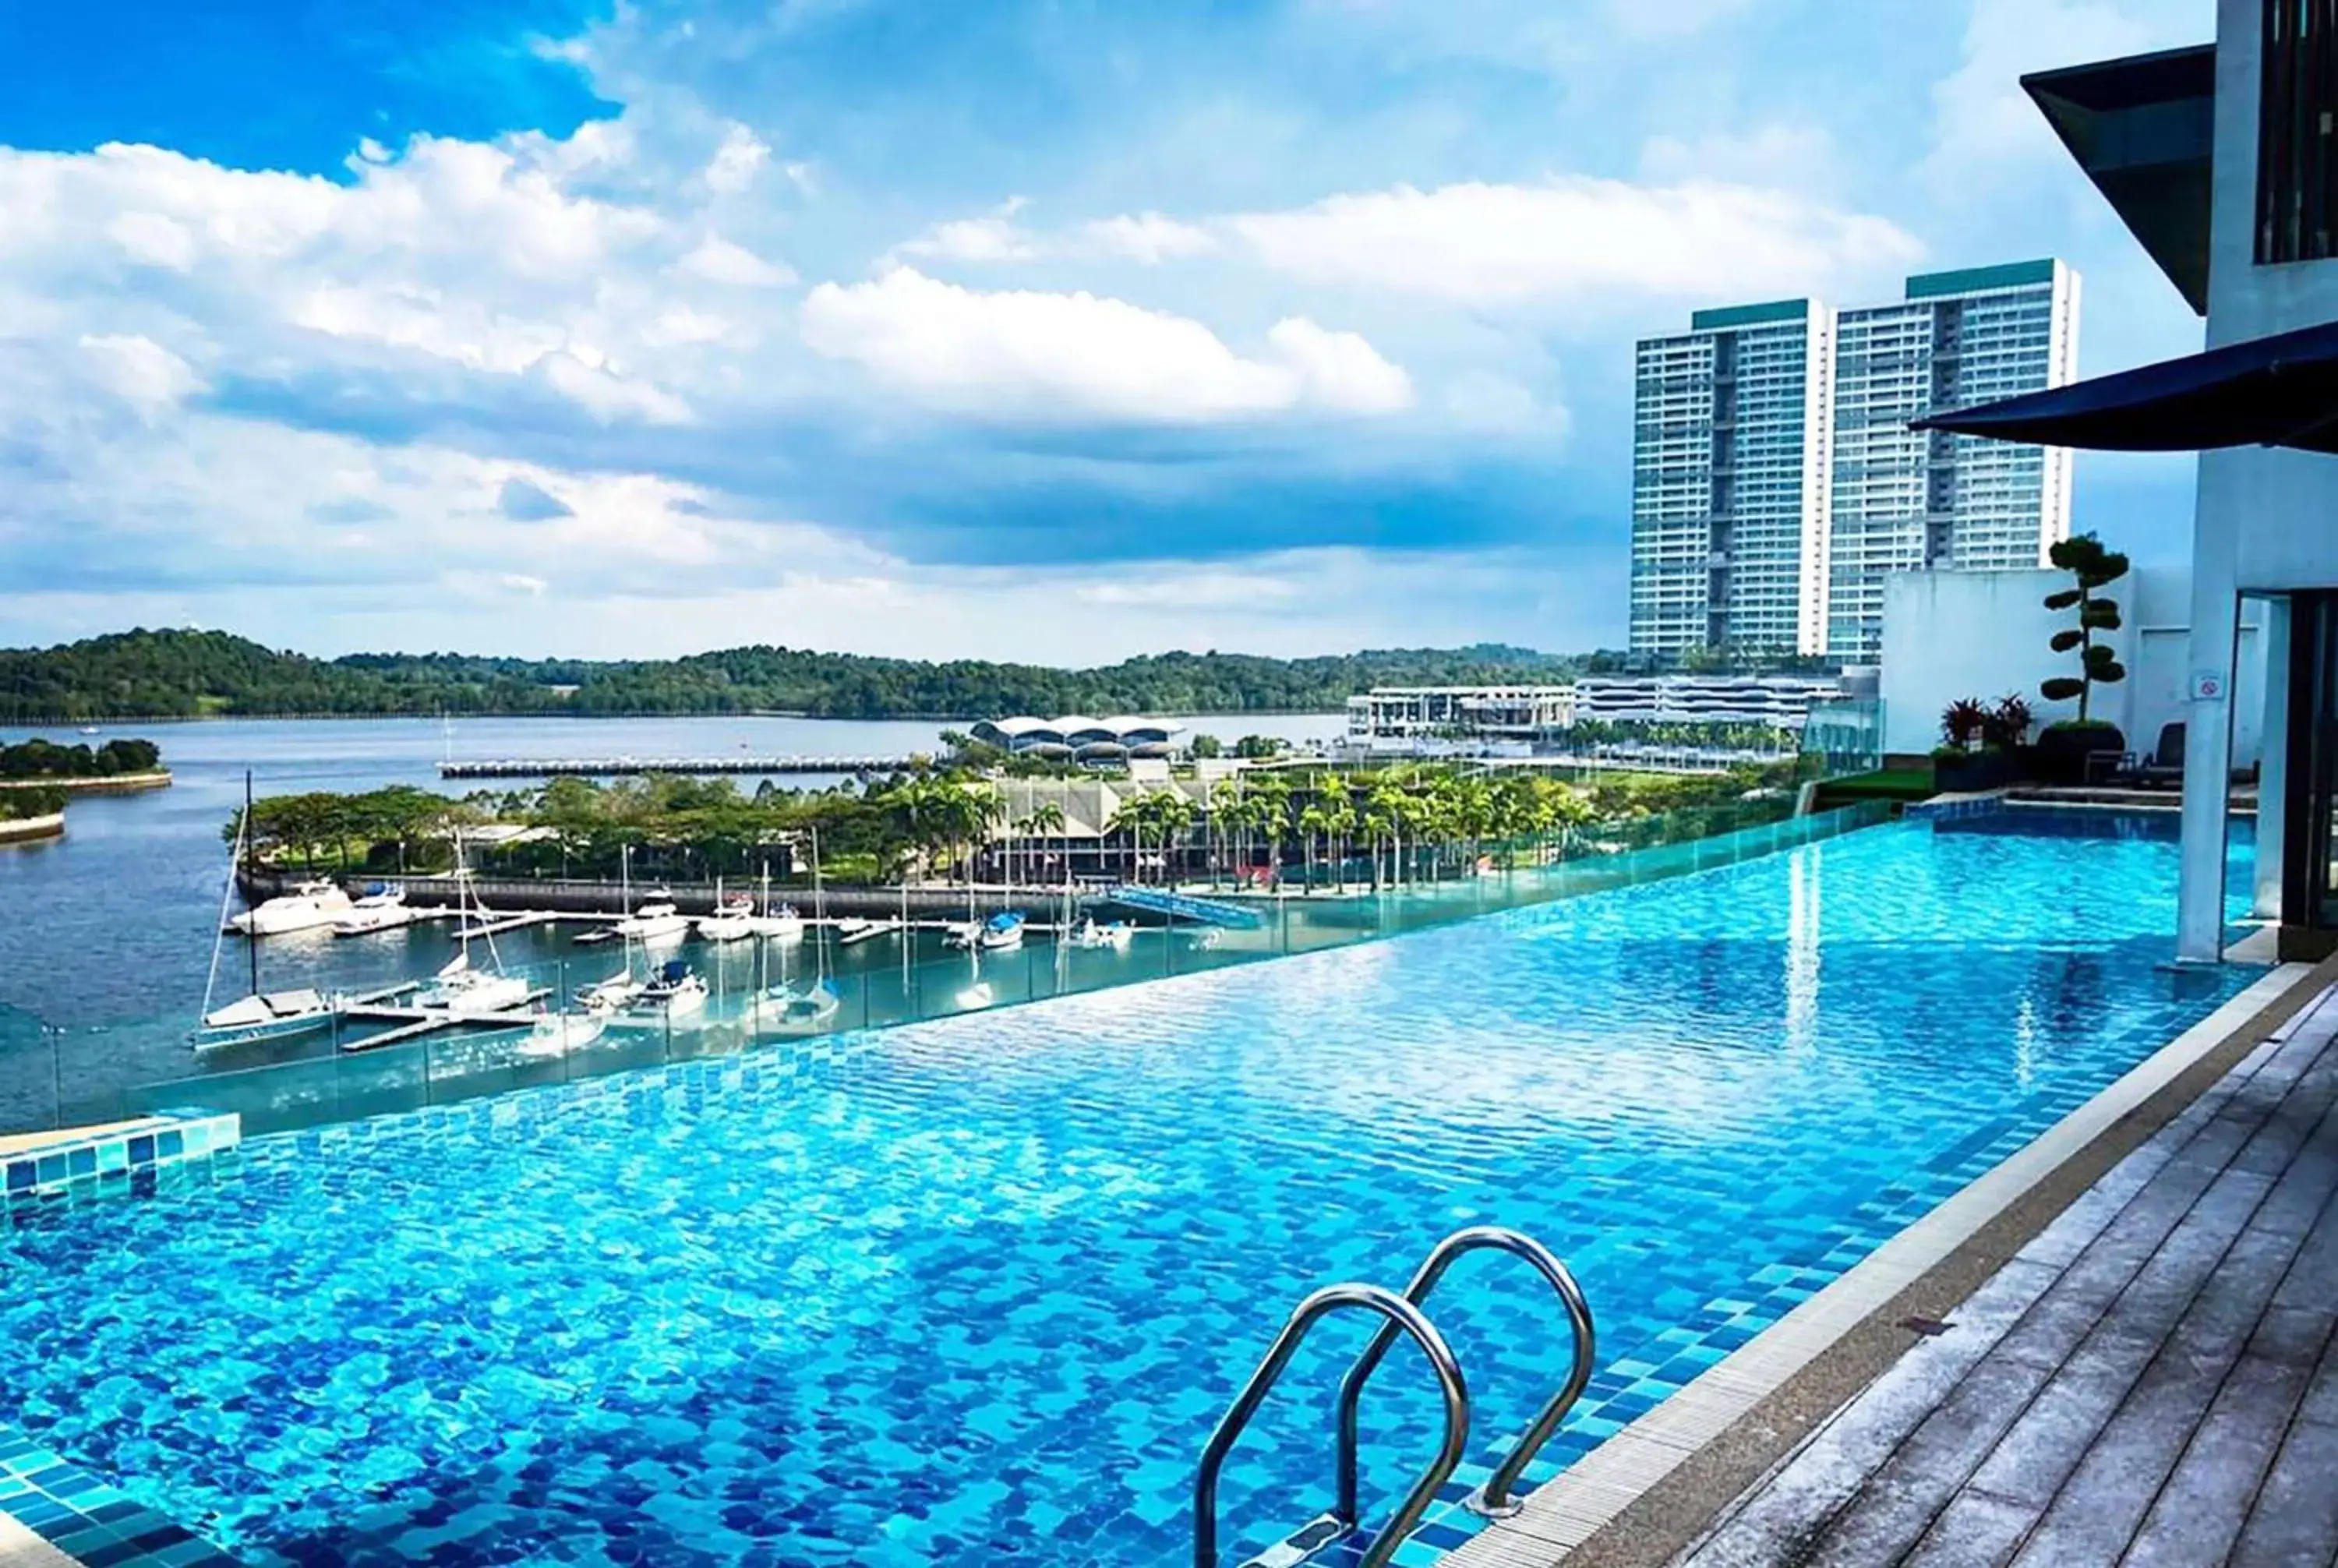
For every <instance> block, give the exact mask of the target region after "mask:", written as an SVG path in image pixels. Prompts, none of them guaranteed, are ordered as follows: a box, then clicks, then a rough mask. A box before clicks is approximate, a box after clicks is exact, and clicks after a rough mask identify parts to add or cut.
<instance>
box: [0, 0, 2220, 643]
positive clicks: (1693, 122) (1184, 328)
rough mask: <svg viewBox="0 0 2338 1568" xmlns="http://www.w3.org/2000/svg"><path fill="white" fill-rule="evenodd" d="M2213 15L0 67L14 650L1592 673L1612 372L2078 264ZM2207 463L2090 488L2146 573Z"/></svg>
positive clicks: (1615, 627) (2, 323) (144, 52)
mask: <svg viewBox="0 0 2338 1568" xmlns="http://www.w3.org/2000/svg"><path fill="white" fill-rule="evenodd" d="M2212 30H2213V5H2211V4H2210V3H2209V0H1923V3H1922V4H1920V5H1875V4H1872V3H1871V0H1671V3H1669V4H1665V5H1650V4H1647V3H1646V0H1188V3H1184V4H1179V5H1131V4H1126V3H1124V0H757V3H755V4H752V5H722V4H691V5H680V4H673V3H669V0H630V3H628V4H625V5H573V4H566V3H564V0H442V3H439V4H436V5H429V6H414V5H388V4H384V3H381V0H362V3H340V0H337V3H336V4H332V5H326V4H323V3H322V0H309V3H307V4H300V5H284V4H272V5H271V4H253V3H249V0H215V3H213V4H211V5H205V6H202V7H197V8H193V9H192V10H191V9H189V8H188V7H185V6H183V5H174V6H172V7H169V8H165V7H163V6H162V5H159V4H154V3H152V0H115V3H113V4H106V5H92V6H82V7H39V8H35V7H29V6H22V5H19V6H11V7H6V8H5V9H0V582H5V583H6V584H7V593H6V594H5V598H0V643H7V644H17V643H24V642H46V641H52V640H57V639H62V638H66V637H72V636H78V635H83V634H86V633H89V632H97V631H103V630H109V629H114V628H118V627H121V626H125V625H128V624H132V623H145V624H162V623H171V624H184V623H194V624H202V625H217V626H224V627H228V628H231V629H232V630H236V631H241V632H246V633H247V634H250V635H253V636H256V637H259V638H260V639H262V640H263V641H266V642H271V643H274V644H277V645H280V646H295V647H300V648H303V649H308V650H313V651H317V652H343V651H347V650H350V649H356V648H383V647H407V648H421V647H456V648H463V649H467V650H477V651H482V652H544V653H564V654H593V655H621V654H634V655H649V654H671V653H676V652H688V651H691V650H694V649H699V648H704V647H710V646H718V645H723V644H728V643H734V642H789V643H792V644H796V645H810V646H819V647H830V648H840V649H848V650H852V651H857V652H887V653H901V654H913V655H924V656H954V655H982V656H995V657H1027V658H1037V659H1045V660H1048V661H1055V662H1102V661H1106V660H1111V659H1115V658H1119V657H1121V656H1124V655H1125V654H1127V653H1131V652H1140V651H1145V650H1156V649H1163V648H1170V647H1190V648H1208V647H1217V648H1225V649H1236V648H1239V649H1245V650H1253V651H1258V652H1278V653H1298V652H1326V651H1332V650H1339V649H1346V648H1352V647H1358V646H1364V645H1377V646H1386V645H1390V644H1399V643H1401V644H1422V643H1447V644H1449V643H1456V642H1471V641H1478V640H1500V641H1508V642H1523V643H1528V644H1531V645H1536V646H1540V647H1545V648H1553V649H1573V648H1587V647H1592V646H1598V645H1615V644H1616V643H1619V642H1621V640H1622V637H1623V629H1624V628H1623V591H1624V585H1625V578H1626V560H1625V555H1626V541H1627V539H1628V533H1629V529H1628V521H1627V519H1628V504H1629V490H1630V473H1629V469H1630V461H1629V422H1630V374H1629V373H1630V345H1631V342H1632V339H1633V338H1636V337H1637V336H1641V335H1644V334H1645V333H1647V332H1650V331H1655V330H1664V329H1671V328H1676V327H1678V326H1680V325H1681V324H1682V323H1683V321H1684V319H1685V316H1686V314H1687V312H1688V311H1690V310H1691V309H1695V308H1697V307H1699V306H1703V305H1708V304H1715V303H1728V302H1733V301H1736V300H1741V299H1767V298H1777V297H1783V296H1791V295H1803V294H1818V295H1821V296H1822V297H1824V298H1827V299H1832V300H1834V301H1836V302H1839V303H1858V302H1862V301H1868V300H1873V299H1888V298H1892V297H1895V296H1896V294H1897V293H1898V291H1899V288H1900V283H1901V278H1902V277H1903V276H1904V275H1905V274H1906V273H1907V272H1909V271H1911V270H1928V269H1932V268H1940V267H1953V266H1965V265H1972V264H1978V263H1984V262H1990V261H1997V260H2010V259H2016V258H2021V257H2029V256H2036V255H2045V254H2057V255H2060V256H2062V257H2064V258H2066V259H2067V260H2069V261H2071V262H2072V263H2073V264H2074V265H2075V266H2076V267H2078V269H2079V270H2080V271H2081V272H2082V274H2083V275H2084V277H2085V279H2086V301H2085V309H2086V319H2085V326H2084V328H2083V331H2082V335H2081V343H2082V354H2083V359H2084V363H2085V367H2086V368H2087V370H2088V371H2090V372H2092V371H2099V370H2105V369H2110V368H2117V367H2120V366H2124V365H2128V364H2133V363H2137V362H2139V361H2141V360H2144V359H2148V358H2158V357H2161V356H2164V355H2167V354H2174V353H2180V352H2183V351H2185V350H2186V349H2187V348H2192V347H2195V346H2196V344H2197V341H2198V336H2199V331H2198V326H2197V324H2196V322H2195V321H2194V320H2193V319H2191V317H2190V316H2189V315H2188V313H2187V312H2186V310H2185V309H2184V308H2183V306H2182V305H2181V303H2180V302H2179V301H2178V300H2177V299H2176V297H2175V295H2174V292H2173V290H2172V289H2169V288H2168V287H2167V285H2166V283H2165V282H2164V280H2162V279H2160V278H2159V277H2158V276H2157V274H2156V272H2154V271H2153V270H2151V268H2150V266H2149V264H2148V263H2147V262H2146V260H2144V259H2143V258H2142V256H2141V255H2140V253H2139V252H2137V250H2135V248H2134V246H2133V245H2132V243H2131V241H2129V240H2127V237H2126V235H2125V233H2124V231H2123V230H2121V229H2120V228H2119V227H2118V225H2117V221H2116V220H2114V219H2113V218H2112V217H2111V215H2110V214H2109V212H2108V211H2107V209H2105V208H2104V207H2103V206H2102V204H2101V202H2100V201H2099V200H2098V198H2097V197H2096V196H2095V195H2094V193H2093V192H2092V191H2091V190H2090V189H2089V188H2088V187H2087V185H2086V183H2085V181H2083V180H2082V179H2081V178H2080V177H2079V176H2078V173H2077V172H2076V171H2075V170H2074V169H2073V168H2071V167H2070V166H2069V164H2068V161H2067V159H2066V158H2064V157H2063V156H2062V154H2061V153H2060V152H2059V150H2058V147H2057V146H2056V144H2055V143H2054V142H2053V140H2052V138H2051V137H2050V135H2048V133H2047V132H2046V131H2045V130H2044V128H2043V126H2042V125H2041V124H2040V123H2039V122H2038V119H2037V116H2036V114H2035V112H2034V111H2033V110H2031V109H2030V107H2029V104H2028V103H2027V101H2026V100H2024V99H2023V98H2022V97H2021V96H2020V94H2019V91H2018V89H2017V87H2016V86H2015V80H2016V78H2017V77H2018V76H2019V73H2022V72H2024V71H2027V70H2033V69H2038V68H2041V67H2045V66H2049V65H2057V64H2069V63H2073V62H2076V61H2080V60H2085V59H2090V58H2097V57H2101V56H2104V55H2107V54H2120V53H2127V52H2131V51H2136V50H2141V49H2146V48H2156V47H2165V46H2170V45H2174V44H2185V43H2192V42H2198V41H2201V40H2203V39H2205V38H2206V37H2208V36H2209V35H2210V34H2211V32H2212ZM2190 485H2191V479H2190V466H2189V464H2188V463H2187V462H2179V461H2175V460H2166V459H2135V458H2126V459H2121V458H2107V457H2088V456H2082V457H2081V459H2080V464H2079V479H2078V524H2079V526H2081V527H2087V526H2092V527H2095V528H2097V529H2099V530H2100V531H2101V532H2103V533H2104V534H2106V535H2107V536H2108V537H2110V538H2112V539H2114V540H2115V541H2117V542H2118V543H2120V544H2123V545H2125V546H2127V548H2129V549H2130V550H2131V551H2132V553H2134V554H2136V555H2137V556H2138V557H2139V558H2141V559H2145V560H2164V559H2169V558H2173V557H2175V556H2176V555H2177V554H2179V553H2180V551H2181V550H2182V548H2183V543H2184V539H2185V534H2186V529H2187V528H2188V516H2189V507H2190Z"/></svg>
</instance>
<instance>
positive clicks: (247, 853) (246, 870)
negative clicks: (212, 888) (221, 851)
mask: <svg viewBox="0 0 2338 1568" xmlns="http://www.w3.org/2000/svg"><path fill="white" fill-rule="evenodd" d="M240 837H241V838H242V840H243V875H244V877H245V879H246V880H247V881H248V880H250V878H251V769H249V768H247V769H244V770H243V832H242V833H241V836H240ZM243 945H244V947H245V948H246V949H247V951H248V953H249V956H250V957H251V994H252V995H254V996H257V995H260V929H259V927H258V926H257V925H254V926H253V927H252V928H251V930H249V931H246V932H245V933H244V934H243Z"/></svg>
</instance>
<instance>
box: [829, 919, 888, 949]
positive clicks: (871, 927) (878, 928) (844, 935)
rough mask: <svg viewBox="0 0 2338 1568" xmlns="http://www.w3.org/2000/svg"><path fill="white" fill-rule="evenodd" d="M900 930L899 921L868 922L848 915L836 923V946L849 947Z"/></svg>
mask: <svg viewBox="0 0 2338 1568" xmlns="http://www.w3.org/2000/svg"><path fill="white" fill-rule="evenodd" d="M900 928H901V923H900V922H899V920H869V919H866V918H864V917H862V916H858V915H848V916H844V917H843V918H842V919H840V920H839V921H838V922H837V923H836V945H837V946H840V947H850V946H852V945H853V944H854V943H856V942H868V941H872V940H874V939H875V938H877V937H879V936H887V935H889V934H890V933H892V932H895V931H899V929H900Z"/></svg>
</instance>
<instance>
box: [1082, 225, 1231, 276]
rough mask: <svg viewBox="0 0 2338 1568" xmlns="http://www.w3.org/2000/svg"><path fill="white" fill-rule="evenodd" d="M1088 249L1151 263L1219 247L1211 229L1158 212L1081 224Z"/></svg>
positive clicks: (1199, 253) (1203, 254) (1204, 254)
mask: <svg viewBox="0 0 2338 1568" xmlns="http://www.w3.org/2000/svg"><path fill="white" fill-rule="evenodd" d="M1080 235H1081V238H1082V239H1083V240H1085V241H1086V247H1085V248H1086V249H1088V250H1095V251H1100V252H1102V253H1104V254H1105V255H1108V256H1125V257H1127V258H1128V259H1130V260H1135V261H1143V262H1145V263H1147V264H1148V265H1150V264H1154V263H1157V262H1161V261H1168V260H1177V259H1180V258H1184V257H1188V256H1207V255H1209V254H1211V253H1212V252H1213V251H1215V250H1217V249H1218V241H1217V239H1216V237H1215V236H1214V235H1213V234H1212V233H1211V232H1210V231H1209V230H1206V229H1202V228H1197V227H1196V226H1194V224H1191V223H1181V222H1179V221H1178V220H1176V219H1174V218H1164V217H1163V216H1162V215H1161V214H1160V213H1158V212H1139V213H1136V214H1135V215H1134V216H1128V215H1123V216H1121V217H1117V218H1102V219H1098V220H1095V222H1093V223H1086V224H1083V225H1081V227H1080Z"/></svg>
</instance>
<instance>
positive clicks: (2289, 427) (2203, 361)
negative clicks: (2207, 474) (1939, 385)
mask: <svg viewBox="0 0 2338 1568" xmlns="http://www.w3.org/2000/svg"><path fill="white" fill-rule="evenodd" d="M1913 427H1914V428H1915V429H1918V430H1948V431H1953V432H1955V433H1956V434H1958V435H1961V436H1993V437H1995V438H1996V439H1998V440H2000V441H2026V442H2033V443H2036V444H2038V445H2039V446H2078V447H2084V448H2087V449H2088V450H2092V451H2100V452H2201V451H2211V450H2214V449H2215V448H2218V447H2224V446H2289V447H2294V448H2296V449H2297V450H2299V451H2301V452H2324V453H2330V454H2333V455H2338V321H2333V322H2325V323H2324V324H2323V325H2322V326H2319V327H2308V328H2303V329H2302V330H2299V331H2295V332H2283V333H2279V334H2277V335H2275V336H2274V337H2271V338H2250V339H2248V340H2247V341H2245V342H2241V343H2228V344H2226V345H2225V347H2223V348H2211V349H2209V350H2208V351H2207V352H2206V353H2205V354H2188V355H2186V356H2185V357H2184V358H2181V359H2166V360H2162V361H2161V362H2160V363H2158V364H2156V365H2145V366H2142V367H2140V368H2137V369H2133V370H2122V371H2120V372H2119V373H2118V374H2117V375H2116V376H2097V377H2095V378H2094V379H2093V380H2091V381H2079V382H2076V383H2073V384H2072V385H2070V386H2068V387H2055V388H2053V389H2052V390H2051V391H2047V392H2034V393H2031V394H2030V395H2029V396H2028V397H2009V398H2007V399H2006V400H2005V401H2003V402H2001V403H1985V404H1982V405H1981V406H1980V407H1976V408H1961V409H1957V410H1954V411H1952V412H1950V413H1945V414H1935V415H1933V416H1932V417H1930V418H1928V419H1919V420H1917V421H1916V422H1915V424H1914V426H1913Z"/></svg>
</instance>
